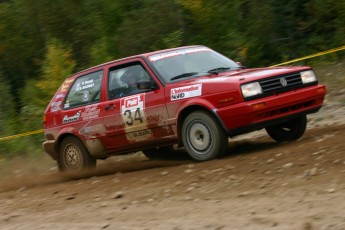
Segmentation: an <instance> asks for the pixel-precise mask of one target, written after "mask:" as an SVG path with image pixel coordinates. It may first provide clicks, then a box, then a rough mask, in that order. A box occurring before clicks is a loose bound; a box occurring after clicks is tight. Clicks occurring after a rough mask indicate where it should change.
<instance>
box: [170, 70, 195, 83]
mask: <svg viewBox="0 0 345 230" xmlns="http://www.w3.org/2000/svg"><path fill="white" fill-rule="evenodd" d="M198 74H199V73H198V72H190V73H183V74H180V75H177V76H175V77H172V78H171V79H170V81H173V80H176V79H180V78H185V77H191V76H194V75H198Z"/></svg>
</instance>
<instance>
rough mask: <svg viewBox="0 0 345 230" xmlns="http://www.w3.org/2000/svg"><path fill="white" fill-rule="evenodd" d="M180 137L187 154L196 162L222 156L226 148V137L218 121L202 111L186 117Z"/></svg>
mask: <svg viewBox="0 0 345 230" xmlns="http://www.w3.org/2000/svg"><path fill="white" fill-rule="evenodd" d="M181 135H182V142H183V145H184V147H185V148H186V150H187V152H188V154H189V155H190V156H191V157H192V158H193V159H194V160H197V161H207V160H212V159H214V158H216V157H219V156H222V155H224V153H225V151H226V150H227V147H228V136H227V135H226V134H225V132H224V130H223V129H222V127H221V126H220V125H219V123H218V121H217V120H216V119H215V118H214V117H213V116H211V115H210V114H209V113H207V112H204V111H196V112H193V113H191V114H189V115H188V116H187V117H186V119H185V120H184V122H183V124H182V132H181Z"/></svg>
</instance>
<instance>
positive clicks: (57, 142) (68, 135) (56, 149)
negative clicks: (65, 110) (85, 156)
mask: <svg viewBox="0 0 345 230" xmlns="http://www.w3.org/2000/svg"><path fill="white" fill-rule="evenodd" d="M67 137H74V138H76V139H78V140H79V141H80V142H81V143H82V144H83V145H84V143H83V142H82V140H80V138H79V137H77V136H76V135H74V134H72V133H64V134H61V135H60V136H59V137H58V139H57V140H56V143H55V152H56V157H58V156H59V154H60V148H61V144H62V142H63V140H64V139H66V138H67ZM84 146H85V145H84Z"/></svg>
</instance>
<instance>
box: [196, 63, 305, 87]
mask: <svg viewBox="0 0 345 230" xmlns="http://www.w3.org/2000/svg"><path fill="white" fill-rule="evenodd" d="M308 69H311V68H310V67H307V66H304V67H275V68H254V69H238V70H233V71H229V72H223V73H219V74H218V75H208V76H204V77H202V78H198V79H194V81H195V82H205V83H206V82H219V81H225V82H228V81H231V82H234V81H241V83H243V82H248V81H255V80H257V79H262V78H266V77H273V76H279V75H284V74H289V73H295V72H300V71H303V70H308Z"/></svg>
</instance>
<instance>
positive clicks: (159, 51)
mask: <svg viewBox="0 0 345 230" xmlns="http://www.w3.org/2000/svg"><path fill="white" fill-rule="evenodd" d="M194 47H205V46H202V45H192V46H180V47H176V48H170V49H164V50H157V51H153V52H148V53H143V54H137V55H133V56H129V57H125V58H120V59H115V60H112V61H109V62H105V63H102V64H99V65H96V66H92V67H90V68H87V69H84V70H81V71H79V72H77V73H74V74H72V75H71V76H70V77H74V76H76V75H79V74H81V73H84V72H89V71H90V70H92V69H98V68H100V67H103V66H106V65H109V64H112V63H116V62H120V61H125V60H128V59H133V58H147V57H149V56H151V55H154V54H159V53H165V52H169V51H174V50H180V49H186V48H194ZM70 77H68V78H70Z"/></svg>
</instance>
